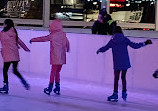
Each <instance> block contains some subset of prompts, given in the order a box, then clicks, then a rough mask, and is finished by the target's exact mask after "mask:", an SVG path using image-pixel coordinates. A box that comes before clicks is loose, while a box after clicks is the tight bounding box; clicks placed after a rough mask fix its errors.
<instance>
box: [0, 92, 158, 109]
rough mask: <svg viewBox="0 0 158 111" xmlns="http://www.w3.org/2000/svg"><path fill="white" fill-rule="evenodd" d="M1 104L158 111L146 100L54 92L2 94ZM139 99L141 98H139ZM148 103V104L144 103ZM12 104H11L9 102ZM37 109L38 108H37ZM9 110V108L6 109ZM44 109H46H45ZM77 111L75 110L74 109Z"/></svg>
mask: <svg viewBox="0 0 158 111" xmlns="http://www.w3.org/2000/svg"><path fill="white" fill-rule="evenodd" d="M0 98H1V100H0V101H1V105H0V107H1V106H2V104H4V103H3V102H6V101H12V102H17V101H19V102H24V103H28V107H29V106H30V105H31V104H33V105H36V106H38V107H39V106H40V107H44V106H50V105H51V107H62V108H66V109H76V108H77V111H87V110H89V111H102V110H103V109H106V110H107V111H112V109H117V111H122V110H123V109H126V110H128V109H129V110H128V111H149V110H151V111H157V105H156V104H151V103H148V102H147V101H144V102H142V103H140V102H136V101H135V100H134V101H127V102H125V101H123V100H119V101H118V102H109V101H106V99H104V100H95V99H90V98H83V97H78V96H69V95H63V94H62V95H55V94H52V95H50V96H47V95H44V94H43V95H42V96H40V95H39V97H27V96H25V95H20V96H19V95H16V94H14V95H13V94H8V95H1V94H0ZM120 99H121V98H120ZM137 101H139V99H138V100H137ZM144 103H146V104H144ZM8 105H10V104H8ZM0 109H1V108H0ZM36 110H37V109H36ZM6 111H7V110H6ZM43 111H44V110H43ZM74 111H75V110H74Z"/></svg>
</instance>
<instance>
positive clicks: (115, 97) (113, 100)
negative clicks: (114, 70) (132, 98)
mask: <svg viewBox="0 0 158 111" xmlns="http://www.w3.org/2000/svg"><path fill="white" fill-rule="evenodd" d="M107 100H108V101H112V102H117V101H118V93H117V92H114V93H113V94H112V95H111V96H109V97H108V99H107Z"/></svg>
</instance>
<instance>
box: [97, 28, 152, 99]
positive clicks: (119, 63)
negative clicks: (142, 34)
mask: <svg viewBox="0 0 158 111" xmlns="http://www.w3.org/2000/svg"><path fill="white" fill-rule="evenodd" d="M148 44H152V41H151V40H147V41H145V42H142V43H133V42H131V41H130V40H129V39H128V38H127V37H125V36H124V34H123V32H122V29H121V27H120V26H116V27H115V28H114V31H113V36H112V39H111V40H110V41H109V42H108V43H107V45H105V46H104V47H101V48H100V49H98V50H97V54H99V53H100V52H105V51H107V50H108V49H109V48H112V54H113V63H114V91H113V94H112V95H111V96H109V97H108V98H107V100H108V101H118V81H119V76H120V72H121V79H122V98H123V100H125V101H126V98H127V89H126V72H127V69H128V68H130V67H131V65H130V60H129V55H128V49H127V46H130V47H132V48H134V49H138V48H141V47H143V46H145V45H148Z"/></svg>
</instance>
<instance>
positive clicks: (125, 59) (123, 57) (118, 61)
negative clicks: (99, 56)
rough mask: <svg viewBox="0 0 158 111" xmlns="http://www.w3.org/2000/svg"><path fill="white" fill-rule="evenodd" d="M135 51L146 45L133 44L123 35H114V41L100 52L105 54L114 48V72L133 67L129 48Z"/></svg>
mask: <svg viewBox="0 0 158 111" xmlns="http://www.w3.org/2000/svg"><path fill="white" fill-rule="evenodd" d="M128 45H129V46H130V47H132V48H134V49H138V48H141V47H142V46H145V43H144V42H142V43H133V42H131V41H130V40H129V39H128V38H127V37H125V36H124V35H123V34H122V33H117V34H115V35H113V37H112V39H111V40H110V41H109V42H108V44H107V45H105V46H104V47H102V48H100V52H105V51H107V50H108V49H109V48H112V54H113V63H114V70H127V69H128V68H130V67H131V65H130V60H129V54H128V49H127V46H128Z"/></svg>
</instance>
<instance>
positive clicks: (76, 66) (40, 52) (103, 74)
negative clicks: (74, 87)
mask: <svg viewBox="0 0 158 111" xmlns="http://www.w3.org/2000/svg"><path fill="white" fill-rule="evenodd" d="M0 30H1V29H0ZM18 34H19V37H20V38H21V39H22V40H23V41H24V42H25V43H26V45H27V46H28V47H29V48H30V50H31V52H30V53H28V52H25V51H24V50H22V48H21V49H20V50H19V51H20V58H21V61H20V63H19V70H20V71H23V72H30V73H33V74H35V76H37V77H45V78H49V75H50V70H51V66H50V64H49V59H50V54H49V49H50V48H49V42H45V43H44V42H43V43H42V42H41V43H32V44H29V40H30V39H31V38H33V37H38V36H44V35H47V34H48V31H37V30H18ZM140 35H141V34H140ZM142 35H143V33H142ZM142 35H141V36H142ZM67 37H68V39H69V41H70V48H71V49H70V52H69V53H67V64H66V65H64V66H63V68H62V71H61V77H62V78H68V79H70V80H81V81H86V82H93V83H98V84H102V85H105V87H106V86H107V85H110V84H111V85H112V84H113V61H112V51H111V49H110V50H108V51H107V52H105V53H100V54H99V55H97V54H96V50H97V49H98V48H100V47H102V46H104V45H105V44H106V43H107V42H108V41H109V40H110V38H111V37H110V36H105V35H92V34H76V33H67ZM130 40H132V41H134V42H142V41H145V40H147V38H134V37H133V38H130ZM152 41H153V44H152V45H149V46H145V47H143V48H141V49H136V50H135V49H132V48H130V47H128V49H129V55H130V61H131V65H132V67H131V68H130V69H129V70H128V72H127V87H130V88H133V89H145V90H149V91H150V90H151V91H158V80H157V79H154V78H153V77H152V74H153V72H154V71H155V70H156V69H158V39H152ZM2 67H3V60H2V57H1V56H0V68H2ZM1 71H2V70H1ZM1 74H2V72H1ZM24 76H25V75H24ZM1 77H2V76H1ZM120 85H121V81H120ZM112 88H113V87H112Z"/></svg>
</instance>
